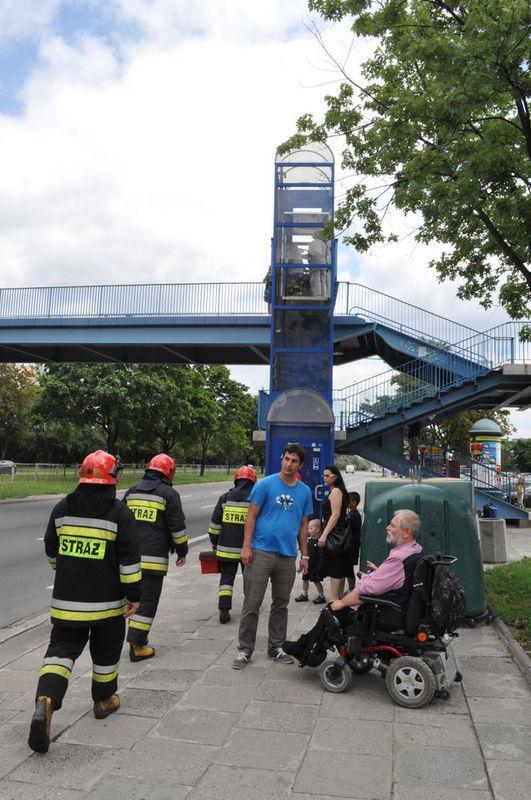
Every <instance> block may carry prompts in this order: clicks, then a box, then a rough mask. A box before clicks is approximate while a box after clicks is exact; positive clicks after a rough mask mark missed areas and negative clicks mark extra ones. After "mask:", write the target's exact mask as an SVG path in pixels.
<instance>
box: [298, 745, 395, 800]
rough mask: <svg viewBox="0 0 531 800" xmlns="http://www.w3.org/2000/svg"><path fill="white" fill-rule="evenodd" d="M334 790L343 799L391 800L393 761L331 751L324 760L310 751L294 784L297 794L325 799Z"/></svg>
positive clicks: (379, 757)
mask: <svg viewBox="0 0 531 800" xmlns="http://www.w3.org/2000/svg"><path fill="white" fill-rule="evenodd" d="M332 787H333V790H334V794H336V793H337V795H339V796H340V797H355V798H359V800H389V798H390V796H391V762H390V760H389V759H387V760H386V759H382V758H381V756H380V755H372V756H367V755H360V754H358V755H356V754H352V753H339V752H328V753H327V754H326V758H323V757H322V755H321V754H319V753H316V752H315V751H310V752H309V753H308V754H307V755H306V756H305V758H304V762H303V764H302V767H301V770H300V772H299V774H298V776H297V780H296V781H295V792H298V793H300V794H310V795H315V794H317V795H320V794H321V795H325V796H326V795H328V794H330V791H331V789H332Z"/></svg>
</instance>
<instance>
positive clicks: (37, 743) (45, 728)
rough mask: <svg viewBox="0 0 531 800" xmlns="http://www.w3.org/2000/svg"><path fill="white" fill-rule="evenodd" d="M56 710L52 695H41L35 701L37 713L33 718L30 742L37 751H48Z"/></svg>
mask: <svg viewBox="0 0 531 800" xmlns="http://www.w3.org/2000/svg"><path fill="white" fill-rule="evenodd" d="M54 710H55V707H54V702H53V700H52V698H51V697H46V696H45V695H41V696H40V697H37V700H36V701H35V713H34V714H33V717H32V719H31V725H30V732H29V738H28V744H29V746H30V747H31V749H32V750H34V751H35V752H36V753H47V752H48V748H49V747H50V728H51V724H52V714H53V712H54Z"/></svg>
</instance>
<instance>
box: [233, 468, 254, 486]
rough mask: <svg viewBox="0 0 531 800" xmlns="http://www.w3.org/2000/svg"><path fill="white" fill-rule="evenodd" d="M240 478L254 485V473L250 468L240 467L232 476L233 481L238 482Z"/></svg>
mask: <svg viewBox="0 0 531 800" xmlns="http://www.w3.org/2000/svg"><path fill="white" fill-rule="evenodd" d="M242 478H243V479H245V480H246V481H252V482H253V483H256V472H255V471H254V469H253V468H252V467H240V469H239V470H238V471H237V472H236V475H235V476H234V480H235V481H239V480H241V479H242Z"/></svg>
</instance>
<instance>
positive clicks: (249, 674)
mask: <svg viewBox="0 0 531 800" xmlns="http://www.w3.org/2000/svg"><path fill="white" fill-rule="evenodd" d="M268 669H269V667H267V666H261V665H258V664H253V662H251V663H250V664H249V665H248V666H247V667H245V668H244V669H242V670H236V669H232V668H231V667H230V665H225V664H213V665H212V666H211V667H208V669H206V670H205V671H204V672H203V674H202V676H201V678H200V680H199V683H200V684H201V685H203V686H222V687H223V688H225V687H229V686H242V687H252V688H256V687H257V686H259V685H260V684H261V683H262V681H263V680H264V677H265V676H266V674H267V671H268Z"/></svg>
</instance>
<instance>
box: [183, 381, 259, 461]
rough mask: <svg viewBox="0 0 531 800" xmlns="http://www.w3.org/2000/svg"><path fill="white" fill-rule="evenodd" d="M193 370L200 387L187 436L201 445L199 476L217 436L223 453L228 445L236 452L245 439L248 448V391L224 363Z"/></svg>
mask: <svg viewBox="0 0 531 800" xmlns="http://www.w3.org/2000/svg"><path fill="white" fill-rule="evenodd" d="M195 371H196V373H197V374H198V375H200V376H201V378H202V380H203V390H202V391H201V392H198V394H197V395H196V397H195V398H194V409H193V412H192V416H191V419H190V432H189V437H191V438H193V440H194V441H196V442H198V443H199V445H200V448H201V470H200V475H203V474H204V471H205V464H206V460H207V454H208V451H209V448H210V446H211V443H212V444H215V441H216V436H218V437H219V439H220V441H221V444H222V449H223V452H224V453H225V454H226V453H227V448H229V449H230V450H231V453H233V454H234V455H235V453H236V451H237V450H238V449H239V448H241V447H242V446H245V443H246V442H247V449H249V446H250V444H251V442H250V439H249V437H248V436H247V435H246V434H245V432H246V431H247V430H248V427H247V426H248V420H247V416H248V400H247V398H249V393H248V389H247V387H246V386H244V385H243V384H242V383H239V382H238V381H235V380H233V379H232V378H231V377H230V373H229V370H228V369H227V367H225V366H221V365H219V366H218V365H216V366H208V367H207V366H197V367H195ZM233 457H234V456H233Z"/></svg>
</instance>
